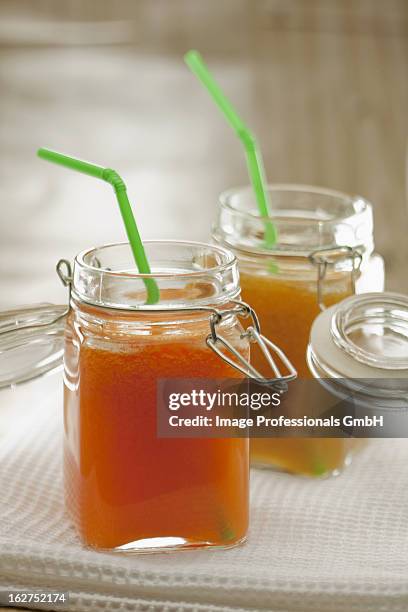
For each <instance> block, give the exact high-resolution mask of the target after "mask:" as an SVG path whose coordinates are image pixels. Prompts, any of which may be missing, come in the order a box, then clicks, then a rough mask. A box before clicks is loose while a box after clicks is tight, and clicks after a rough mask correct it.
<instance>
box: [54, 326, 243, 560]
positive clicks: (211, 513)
mask: <svg viewBox="0 0 408 612" xmlns="http://www.w3.org/2000/svg"><path fill="white" fill-rule="evenodd" d="M200 340H201V342H200ZM230 376H231V368H230V367H229V366H228V365H227V364H224V363H223V362H222V361H221V360H220V359H219V358H218V357H217V356H216V355H214V354H213V353H212V352H211V351H210V350H209V349H208V348H207V347H206V346H205V343H204V341H203V339H202V338H200V337H198V338H196V339H195V340H193V341H192V339H191V338H190V339H189V341H187V340H185V341H182V340H180V341H166V340H160V338H157V339H150V341H149V342H146V341H144V342H143V341H139V342H137V343H134V344H133V343H130V344H128V345H127V346H122V347H121V348H119V349H118V350H111V349H107V348H102V347H95V346H92V344H86V343H85V344H84V345H82V346H81V348H80V353H79V389H78V391H77V392H75V393H73V392H70V391H69V390H68V389H67V390H66V394H67V397H66V419H65V423H66V439H67V443H66V446H65V466H66V481H67V495H68V505H69V507H70V508H71V511H72V513H73V514H74V518H75V521H76V524H77V528H78V530H79V532H80V534H81V537H82V539H83V541H84V542H85V543H86V544H88V545H90V546H95V547H99V548H116V547H126V545H128V546H129V545H130V544H131V543H132V542H137V541H142V542H143V541H149V540H150V541H151V542H152V544H153V545H154V544H155V539H156V538H157V539H158V540H157V542H158V544H159V543H160V540H162V542H164V543H166V542H168V543H170V544H171V543H172V542H174V543H175V544H176V545H180V544H181V545H183V546H199V545H206V544H207V543H212V544H213V545H219V546H226V545H229V544H232V543H234V542H237V541H240V540H242V539H243V538H244V537H245V534H246V530H247V524H248V507H247V501H246V500H247V495H248V490H247V488H248V464H247V462H248V457H247V453H248V450H247V445H248V442H247V441H246V440H243V439H197V438H192V439H185V438H183V439H158V438H157V436H156V394H157V390H156V381H157V379H158V378H176V377H186V378H200V377H202V378H220V377H230ZM78 435H79V437H80V440H79V441H78V440H76V441H75V438H76V437H77V436H78ZM75 442H76V443H75ZM166 538H168V540H166Z"/></svg>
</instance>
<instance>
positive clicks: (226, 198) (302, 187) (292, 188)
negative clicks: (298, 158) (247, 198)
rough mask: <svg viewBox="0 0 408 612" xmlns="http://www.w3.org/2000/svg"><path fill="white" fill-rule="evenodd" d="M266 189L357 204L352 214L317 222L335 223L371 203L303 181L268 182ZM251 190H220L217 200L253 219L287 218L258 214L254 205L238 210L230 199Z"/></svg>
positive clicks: (363, 210)
mask: <svg viewBox="0 0 408 612" xmlns="http://www.w3.org/2000/svg"><path fill="white" fill-rule="evenodd" d="M266 188H267V191H268V192H269V193H279V192H281V193H284V192H287V193H290V192H293V193H307V194H309V195H320V196H328V197H331V198H335V199H337V200H343V201H344V202H348V203H350V204H359V205H360V207H361V208H360V209H359V210H355V211H354V213H352V215H350V214H345V215H344V216H336V217H333V218H330V219H319V224H323V225H324V224H325V223H327V224H331V223H333V221H335V222H336V223H338V222H341V221H343V220H344V219H348V218H350V216H354V215H355V214H361V213H364V212H365V211H366V210H369V209H371V207H372V204H371V203H370V202H369V200H367V199H366V198H364V197H363V196H360V195H350V194H348V193H346V192H344V191H339V190H336V189H330V188H328V187H320V186H317V185H308V184H304V183H268V184H267V185H266ZM252 190H253V188H252V186H251V185H242V186H239V187H232V188H230V189H226V190H225V191H223V192H221V194H220V196H219V201H220V204H221V205H222V206H225V207H226V208H228V209H229V210H231V211H233V212H234V213H236V214H239V215H242V216H243V217H249V218H253V219H258V220H259V219H263V220H271V221H273V220H274V219H276V218H282V217H284V218H287V215H282V214H274V215H268V216H265V215H260V214H259V213H258V211H257V208H256V207H254V208H253V209H251V210H249V211H244V210H240V209H239V207H237V206H234V205H233V204H232V202H231V199H232V198H233V197H234V196H237V195H244V194H246V193H251V192H252Z"/></svg>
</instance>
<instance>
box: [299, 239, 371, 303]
mask: <svg viewBox="0 0 408 612" xmlns="http://www.w3.org/2000/svg"><path fill="white" fill-rule="evenodd" d="M309 260H310V262H311V263H312V264H313V265H314V266H316V267H317V303H318V305H319V308H320V310H325V309H326V305H325V304H324V301H323V298H324V296H323V283H324V280H325V278H326V273H327V268H329V267H334V266H335V265H337V264H339V263H341V262H344V261H350V260H351V265H352V267H351V272H350V281H351V289H352V292H353V293H355V292H356V279H357V276H358V272H359V270H360V267H361V262H362V260H363V256H362V254H361V252H360V250H359V249H358V248H355V247H349V246H339V247H334V248H330V249H319V250H317V251H313V253H310V255H309Z"/></svg>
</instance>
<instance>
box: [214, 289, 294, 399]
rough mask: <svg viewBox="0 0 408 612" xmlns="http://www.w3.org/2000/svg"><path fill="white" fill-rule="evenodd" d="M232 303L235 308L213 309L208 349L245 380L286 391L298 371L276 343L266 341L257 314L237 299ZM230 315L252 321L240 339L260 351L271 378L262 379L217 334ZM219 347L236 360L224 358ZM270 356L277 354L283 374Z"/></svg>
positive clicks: (250, 365)
mask: <svg viewBox="0 0 408 612" xmlns="http://www.w3.org/2000/svg"><path fill="white" fill-rule="evenodd" d="M234 303H235V304H236V306H235V307H234V308H231V309H229V310H223V311H219V310H215V309H214V310H213V313H212V315H211V316H210V331H211V333H210V334H209V335H208V336H207V340H206V342H207V346H208V347H209V348H210V349H211V350H213V351H214V353H216V354H217V355H218V356H219V357H220V358H221V359H223V361H225V362H226V363H228V364H229V365H230V366H232V367H233V368H235V369H236V370H238V371H239V372H241V373H242V374H244V375H245V376H247V377H248V378H252V379H255V380H257V381H258V382H261V383H265V384H269V385H272V386H273V387H275V388H276V389H277V390H278V391H280V392H284V391H287V383H288V382H290V381H291V380H294V379H295V378H296V377H297V372H296V370H295V368H294V367H293V365H292V363H291V362H290V361H289V359H288V358H287V357H286V355H285V353H284V352H283V351H282V350H281V349H280V348H279V347H278V346H276V344H274V343H273V342H271V341H270V340H268V338H266V337H265V336H263V335H262V334H261V328H260V324H259V319H258V317H257V315H256V312H255V311H254V310H253V309H252V308H251V306H249V304H246V303H245V302H240V301H237V300H234ZM231 315H235V316H238V317H239V316H241V317H242V318H244V319H248V318H250V319H251V321H252V325H250V326H249V327H247V328H246V330H245V331H244V333H243V334H242V335H241V338H248V340H249V341H250V342H252V343H256V344H258V346H259V348H260V349H261V351H262V354H263V355H264V357H265V360H266V362H267V363H268V365H269V367H270V368H271V370H272V373H273V376H272V377H265V376H263V375H262V374H261V373H260V372H258V370H256V369H255V368H254V366H253V365H252V364H251V363H250V362H249V361H248V360H247V359H245V357H243V356H242V355H241V353H240V352H239V351H238V350H237V349H236V348H235V347H234V346H232V344H231V343H230V342H229V341H228V340H226V339H225V338H224V337H223V336H221V335H220V334H219V333H218V331H217V327H218V325H219V324H220V323H221V321H222V320H223V319H224V318H226V317H228V316H231ZM221 347H223V348H224V349H226V350H228V351H229V352H230V353H232V355H233V356H234V357H235V358H236V361H235V360H233V359H231V357H229V356H228V355H226V354H225V352H224V351H223V350H222V348H221ZM273 353H275V354H276V355H277V357H278V358H279V360H280V361H281V363H282V364H283V366H284V367H285V368H286V370H287V373H286V374H282V372H281V370H280V368H279V366H278V364H277V362H276V361H275V359H274V357H273Z"/></svg>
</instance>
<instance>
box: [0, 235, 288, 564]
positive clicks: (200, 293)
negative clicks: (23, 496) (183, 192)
mask: <svg viewBox="0 0 408 612" xmlns="http://www.w3.org/2000/svg"><path fill="white" fill-rule="evenodd" d="M145 249H146V253H147V256H148V258H149V262H150V265H151V269H152V272H151V273H150V274H139V273H138V272H136V271H135V263H134V259H133V253H132V250H131V247H130V245H129V244H128V243H123V244H112V245H106V246H102V247H100V248H93V249H89V250H87V251H84V252H82V253H81V254H80V255H78V256H77V257H76V258H75V262H74V268H73V271H71V266H70V264H69V262H67V261H66V260H61V261H60V262H59V264H58V266H57V271H58V273H59V276H60V278H61V279H62V280H63V282H64V284H65V285H67V286H68V287H69V305H68V306H67V307H64V306H62V307H61V306H55V305H51V304H41V305H37V306H30V307H23V308H20V309H18V310H15V311H9V312H7V313H2V314H1V316H0V387H2V386H10V385H14V384H16V383H18V382H23V381H26V380H29V379H30V378H34V377H36V376H39V375H41V374H45V373H46V372H48V371H51V370H53V369H57V368H58V367H59V366H60V364H61V361H62V357H63V361H64V476H65V497H66V504H67V507H68V510H69V513H70V515H71V518H72V520H73V522H74V524H75V526H76V528H77V531H78V533H79V536H80V538H81V540H82V542H83V543H84V544H85V545H87V546H91V547H95V548H100V549H109V550H114V551H131V552H138V551H141V552H150V551H153V550H173V549H176V550H178V549H183V548H199V547H220V548H225V547H230V546H234V545H237V544H239V543H241V542H243V541H244V540H245V538H246V533H247V528H248V478H249V445H248V439H247V438H242V437H239V438H233V437H232V436H230V437H225V436H224V437H204V436H203V437H198V436H193V435H192V436H191V438H190V437H177V436H176V435H175V436H173V435H171V436H170V437H169V436H161V435H159V429H160V427H159V418H158V413H157V411H158V410H159V406H160V405H162V404H160V402H159V396H158V393H159V392H160V389H162V387H160V384H161V383H162V382H163V381H165V384H167V385H171V381H174V383H175V385H176V386H177V385H178V384H179V383H181V384H182V383H183V379H184V381H185V380H192V379H194V380H195V381H197V380H198V381H199V380H200V379H202V380H204V381H208V380H214V381H215V380H217V381H220V380H222V379H231V378H233V379H235V378H238V379H242V378H243V377H255V378H259V373H258V372H257V371H255V370H254V368H253V367H251V365H250V364H249V361H248V359H249V345H250V343H251V345H254V344H256V343H258V344H259V345H260V346H262V348H263V351H264V354H265V356H266V360H267V362H269V365H270V367H271V369H272V371H273V372H274V373H275V377H274V379H275V380H276V381H277V383H278V384H283V385H284V386H285V385H286V380H289V379H290V380H292V379H293V378H294V377H295V376H296V373H295V372H294V371H293V370H292V371H291V373H290V374H289V375H286V377H285V376H283V375H282V376H281V375H280V371H279V370H277V365H276V364H275V362H274V359H273V353H275V354H278V356H279V357H280V359H282V352H281V351H279V349H278V348H277V347H276V346H275V345H273V344H272V343H271V342H269V341H268V340H267V339H265V338H264V337H263V336H262V335H261V334H260V327H259V322H258V319H257V317H256V314H255V313H254V312H253V310H252V309H251V307H250V306H248V305H247V304H244V303H242V302H240V301H239V297H240V286H239V275H238V268H237V261H236V258H235V257H234V255H233V253H231V251H227V250H225V249H223V248H221V247H217V246H213V245H206V244H201V243H191V242H178V241H167V242H165V241H151V242H146V243H145ZM147 280H150V281H152V280H153V281H154V282H155V283H156V286H157V289H158V294H159V300H158V301H157V300H156V301H155V303H154V304H151V303H150V302H148V294H146V286H147V285H148V283H147V282H146V281H147ZM241 317H242V318H243V319H249V320H252V325H251V324H250V323H249V325H247V326H246V328H245V329H244V328H243V327H242V325H241V323H240V320H239V319H240V318H241ZM267 345H269V349H268V346H267ZM286 365H287V366H288V368H289V366H290V364H289V363H288V362H287V360H286ZM289 369H290V368H289ZM281 379H282V380H281ZM268 380H269V379H268ZM160 397H161V396H160ZM160 414H162V413H161V412H160Z"/></svg>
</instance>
